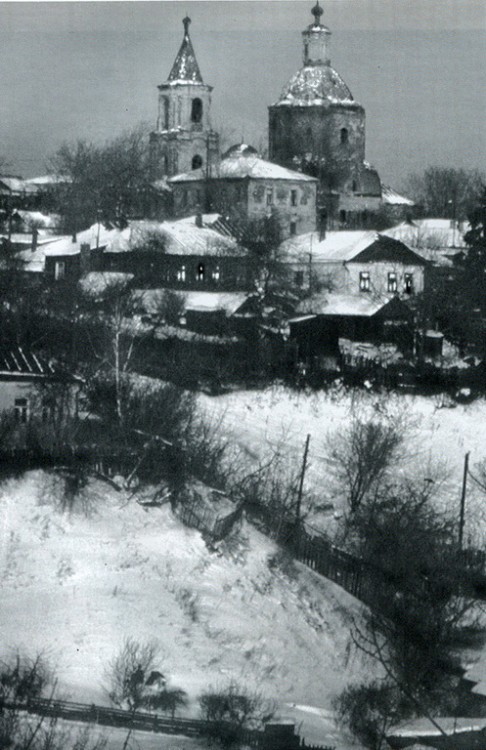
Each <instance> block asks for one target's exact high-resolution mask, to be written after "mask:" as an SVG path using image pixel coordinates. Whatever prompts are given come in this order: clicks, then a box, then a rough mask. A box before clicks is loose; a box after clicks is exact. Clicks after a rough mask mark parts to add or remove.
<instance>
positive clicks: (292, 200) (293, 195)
mask: <svg viewBox="0 0 486 750" xmlns="http://www.w3.org/2000/svg"><path fill="white" fill-rule="evenodd" d="M290 203H291V205H292V206H296V205H297V190H291V191H290Z"/></svg>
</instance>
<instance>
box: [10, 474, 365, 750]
mask: <svg viewBox="0 0 486 750" xmlns="http://www.w3.org/2000/svg"><path fill="white" fill-rule="evenodd" d="M61 497H62V493H61V487H60V485H59V479H58V478H57V477H55V476H53V475H49V474H47V473H43V472H40V471H36V472H30V473H28V474H26V475H25V476H24V477H22V478H20V479H10V480H7V481H5V482H3V483H2V484H1V485H0V528H1V530H2V547H1V554H0V580H1V581H2V606H1V610H0V643H1V647H2V652H3V653H2V655H4V654H5V652H6V651H7V650H8V649H9V648H12V649H15V648H20V649H21V650H23V651H27V652H28V653H30V654H32V653H37V652H38V651H41V650H42V651H44V653H46V654H47V656H48V657H49V659H50V660H51V662H52V663H53V665H54V667H55V669H56V672H57V675H58V679H59V693H60V695H61V697H64V698H67V699H72V700H78V701H79V700H80V701H86V702H89V703H91V702H94V703H100V702H105V703H106V702H107V701H106V694H105V692H104V690H103V671H104V666H105V665H106V664H107V662H108V661H109V660H110V659H111V658H112V657H113V655H114V653H116V651H117V650H118V649H119V647H120V645H121V643H122V641H123V639H124V638H125V637H127V636H131V637H134V638H136V639H140V640H152V639H156V640H157V641H158V643H159V644H160V648H161V659H160V669H161V670H162V671H163V673H164V674H165V675H166V676H168V677H169V684H170V685H172V686H177V687H181V688H182V689H184V690H186V691H187V692H188V694H189V697H190V699H191V708H190V711H189V713H190V714H191V713H192V715H195V714H196V713H197V702H196V698H197V695H198V694H199V693H200V692H201V691H203V690H205V689H207V688H208V687H209V686H216V685H217V686H221V685H224V684H226V683H227V682H228V681H229V680H230V679H231V678H234V679H236V680H237V681H238V682H240V683H243V684H246V685H247V686H248V687H250V688H258V689H259V690H260V691H262V692H263V693H264V694H265V695H267V696H268V697H271V698H275V699H277V700H278V701H279V703H280V707H281V715H283V716H285V717H286V718H289V717H292V716H294V717H295V718H296V720H297V721H298V722H300V721H303V725H302V730H301V733H302V734H303V735H304V736H306V737H307V739H308V741H312V742H321V743H322V742H327V743H329V744H336V728H335V727H334V725H333V722H332V714H331V712H330V709H331V699H332V697H333V696H334V695H336V694H337V693H338V692H339V691H340V690H341V689H342V687H343V686H344V685H345V684H347V683H348V682H350V681H354V680H357V679H364V678H365V673H366V671H367V666H366V665H363V663H362V662H361V661H360V659H359V657H358V655H356V654H355V653H353V652H352V650H351V649H350V641H349V632H350V622H351V618H352V617H353V616H357V617H359V611H360V606H359V604H358V603H357V602H356V600H354V599H353V598H352V597H350V596H348V595H347V594H346V593H345V592H344V591H342V590H341V589H340V588H339V587H337V586H335V585H334V584H332V583H331V582H326V581H323V580H321V579H319V577H318V576H316V574H314V573H312V572H311V571H309V570H307V569H305V568H304V567H302V566H300V565H298V564H297V565H293V564H290V565H288V566H285V565H284V566H282V565H279V564H277V565H276V566H269V564H268V561H269V558H270V557H272V556H274V555H275V553H276V548H275V547H274V545H273V544H272V543H271V542H270V541H269V540H268V539H267V538H265V537H263V536H262V535H261V534H259V533H258V532H257V531H256V530H255V529H254V528H252V527H251V526H250V525H246V524H245V525H244V526H243V528H242V530H241V531H240V533H239V535H238V537H237V538H236V539H235V540H234V541H233V543H232V545H230V546H227V547H226V548H224V550H223V549H221V550H220V551H219V553H217V552H210V551H209V550H208V549H207V547H206V546H205V544H204V542H203V540H202V538H201V535H200V534H199V533H198V532H196V531H193V530H191V529H188V528H185V527H183V526H182V525H181V524H180V522H179V521H178V520H177V519H176V518H175V517H174V516H173V515H172V513H171V511H170V509H169V507H167V506H165V507H163V508H143V507H142V506H141V505H140V504H138V503H137V502H136V498H132V499H130V498H128V497H127V496H126V495H125V494H124V493H123V492H120V493H118V492H116V491H115V490H114V489H112V488H111V487H109V486H108V485H106V484H104V483H101V482H92V483H91V484H89V485H88V487H87V488H86V489H85V490H84V493H83V498H82V499H83V502H81V501H80V503H79V507H78V510H74V511H72V512H71V513H68V512H62V510H61V509H60V501H61ZM83 509H84V510H86V511H87V512H88V515H85V514H84V512H83ZM368 667H369V665H368ZM339 744H340V746H342V741H341V740H340V741H339ZM173 745H174V746H175V745H177V746H179V743H176V742H174V743H173ZM171 746H172V745H171Z"/></svg>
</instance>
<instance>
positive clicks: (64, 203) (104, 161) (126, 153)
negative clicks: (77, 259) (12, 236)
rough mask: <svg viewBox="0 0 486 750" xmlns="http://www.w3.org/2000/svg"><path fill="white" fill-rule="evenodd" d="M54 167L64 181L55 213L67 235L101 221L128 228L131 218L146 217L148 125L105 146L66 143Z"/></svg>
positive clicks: (123, 134)
mask: <svg viewBox="0 0 486 750" xmlns="http://www.w3.org/2000/svg"><path fill="white" fill-rule="evenodd" d="M51 167H52V169H53V171H54V172H55V173H56V174H57V175H59V176H60V177H62V178H63V183H62V186H61V187H60V189H59V191H58V192H57V204H58V205H57V206H56V210H57V211H58V212H59V213H60V214H61V216H62V219H63V224H64V228H65V229H66V231H69V232H75V231H77V230H81V229H85V228H86V227H88V226H90V225H91V224H93V223H94V222H95V221H98V220H101V221H104V222H112V223H114V224H117V225H124V223H125V222H126V220H127V218H130V217H133V216H137V215H140V214H143V211H144V207H145V203H146V200H147V194H148V190H149V179H150V172H149V160H148V135H147V132H146V129H145V127H144V126H139V127H137V128H135V129H133V130H131V131H128V132H125V133H122V134H121V135H119V136H117V137H116V138H114V139H113V140H111V141H109V142H107V143H105V144H102V145H97V144H94V143H90V142H87V141H83V140H78V141H77V142H75V143H65V144H64V145H63V146H61V148H60V149H59V150H58V151H57V152H56V153H55V154H54V156H53V157H52V158H51Z"/></svg>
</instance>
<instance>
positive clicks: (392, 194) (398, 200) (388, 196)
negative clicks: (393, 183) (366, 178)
mask: <svg viewBox="0 0 486 750" xmlns="http://www.w3.org/2000/svg"><path fill="white" fill-rule="evenodd" d="M381 197H382V200H383V203H385V204H387V205H388V206H415V203H414V202H413V201H412V200H410V198H405V196H404V195H400V193H397V191H396V190H393V188H391V187H390V186H389V185H383V183H382V185H381Z"/></svg>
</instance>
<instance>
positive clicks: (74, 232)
mask: <svg viewBox="0 0 486 750" xmlns="http://www.w3.org/2000/svg"><path fill="white" fill-rule="evenodd" d="M77 241H78V236H77V234H76V230H74V231H73V233H72V235H71V242H77Z"/></svg>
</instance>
